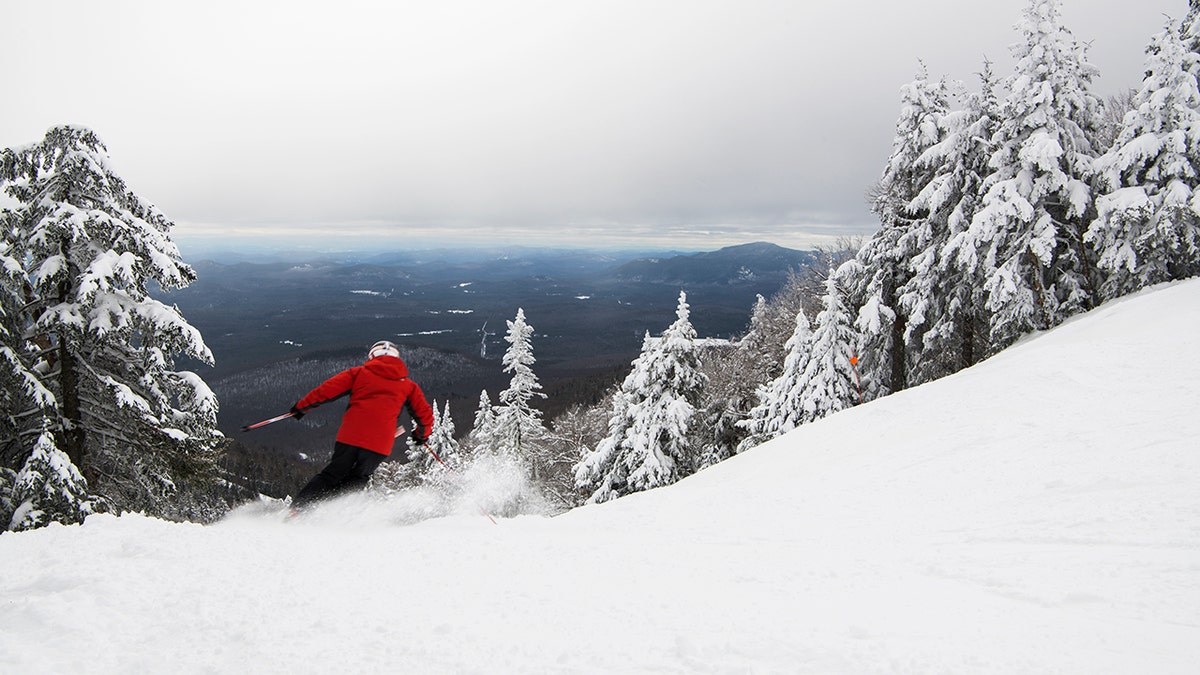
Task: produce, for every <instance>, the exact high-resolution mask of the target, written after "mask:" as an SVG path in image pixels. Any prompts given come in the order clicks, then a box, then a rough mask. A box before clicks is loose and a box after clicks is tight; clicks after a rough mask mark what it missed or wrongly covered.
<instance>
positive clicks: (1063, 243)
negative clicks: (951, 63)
mask: <svg viewBox="0 0 1200 675" xmlns="http://www.w3.org/2000/svg"><path fill="white" fill-rule="evenodd" d="M1021 30H1022V33H1023V38H1024V39H1023V40H1022V41H1021V42H1019V43H1018V44H1017V45H1015V46H1014V55H1015V57H1016V59H1017V66H1016V71H1015V72H1014V73H1013V75H1012V77H1011V78H1009V80H1008V89H1009V94H1008V97H1007V98H1006V100H1005V102H1004V105H1003V112H1002V115H1001V119H1002V122H1001V124H1000V126H999V128H998V130H997V133H996V135H995V137H994V142H995V146H996V151H995V153H994V154H993V155H992V158H991V167H992V169H993V171H994V173H992V175H991V176H989V178H988V180H987V181H986V184H985V186H984V187H985V190H986V192H985V193H984V196H983V202H982V204H981V207H980V209H979V211H978V212H977V213H976V214H975V217H974V218H973V219H972V221H971V225H970V227H969V228H968V231H967V238H968V240H969V245H971V246H973V247H974V248H975V251H976V253H975V255H976V257H977V260H978V264H979V265H981V272H982V273H983V275H984V277H985V279H986V291H987V294H988V300H987V307H988V310H989V311H990V312H991V331H990V332H991V338H992V345H993V347H999V348H1002V347H1004V346H1007V345H1008V344H1010V343H1011V342H1012V341H1013V340H1015V339H1016V338H1017V337H1019V336H1020V335H1022V334H1024V333H1027V332H1029V331H1031V330H1037V329H1042V328H1047V327H1049V326H1053V325H1056V324H1057V323H1059V322H1061V321H1062V320H1063V319H1064V318H1065V317H1067V316H1070V315H1071V314H1074V313H1076V312H1079V311H1082V310H1084V309H1087V308H1089V307H1090V306H1092V304H1093V294H1094V290H1095V289H1094V287H1095V285H1096V279H1095V277H1094V272H1093V269H1092V268H1093V263H1092V260H1091V258H1092V257H1093V255H1092V254H1091V253H1090V252H1089V251H1088V250H1087V249H1086V248H1085V245H1084V241H1083V233H1084V230H1085V228H1086V225H1087V222H1088V220H1089V209H1091V208H1092V194H1091V189H1090V183H1091V181H1092V178H1093V175H1094V160H1095V151H1094V150H1093V146H1092V135H1093V132H1094V126H1095V123H1096V119H1097V115H1098V110H1099V101H1098V100H1097V99H1096V97H1095V96H1094V95H1092V94H1091V93H1090V92H1089V91H1088V85H1089V84H1090V83H1091V80H1092V78H1093V77H1094V76H1095V74H1096V71H1095V69H1094V68H1093V67H1092V66H1091V65H1090V64H1089V63H1088V61H1087V56H1086V45H1084V44H1081V43H1079V42H1077V41H1076V40H1075V39H1074V38H1073V37H1072V36H1071V33H1070V31H1068V30H1067V29H1066V28H1064V27H1063V26H1062V25H1061V22H1060V17H1059V9H1058V1H1057V0H1031V2H1030V4H1029V6H1028V7H1027V8H1026V10H1025V12H1024V20H1023V22H1022V24H1021Z"/></svg>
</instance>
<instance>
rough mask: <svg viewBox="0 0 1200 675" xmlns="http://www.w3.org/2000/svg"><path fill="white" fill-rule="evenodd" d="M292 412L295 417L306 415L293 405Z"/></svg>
mask: <svg viewBox="0 0 1200 675" xmlns="http://www.w3.org/2000/svg"><path fill="white" fill-rule="evenodd" d="M291 413H292V418H293V419H300V418H301V417H304V413H303V412H302V411H301V410H300V409H299V408H297V407H296V406H292V410H291Z"/></svg>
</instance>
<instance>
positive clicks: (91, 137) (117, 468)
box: [0, 126, 219, 517]
mask: <svg viewBox="0 0 1200 675" xmlns="http://www.w3.org/2000/svg"><path fill="white" fill-rule="evenodd" d="M0 182H2V183H3V187H4V190H5V191H6V192H7V193H8V195H9V196H10V197H11V198H13V200H15V202H16V206H15V207H13V208H11V209H5V210H4V211H3V212H2V213H0V218H2V224H3V229H4V237H5V244H6V247H7V252H6V255H7V256H8V257H9V258H10V259H11V260H13V261H16V262H17V263H19V266H20V267H19V270H20V271H19V272H18V276H21V277H23V279H22V281H23V282H24V283H25V284H26V287H25V289H24V295H25V297H26V299H27V301H26V302H25V303H23V304H22V305H21V306H20V309H19V314H18V315H16V316H11V317H9V318H8V319H7V320H8V321H10V322H15V324H13V323H10V325H15V327H16V328H17V329H19V330H20V331H21V333H20V335H19V337H18V336H16V335H12V336H10V341H9V342H8V343H7V345H6V346H7V347H8V348H9V349H12V350H14V351H16V352H18V358H17V359H15V360H16V361H22V360H24V362H25V363H31V362H32V363H33V366H34V367H32V368H30V369H28V372H37V373H39V376H38V377H39V380H40V382H41V384H42V386H43V387H44V388H45V390H46V391H49V392H50V393H52V394H53V397H54V404H53V406H52V407H51V408H50V409H49V410H46V411H45V418H46V420H47V424H48V425H49V427H48V428H49V430H50V432H51V433H52V435H53V437H54V444H53V445H54V447H56V448H57V449H58V450H60V451H61V452H63V453H65V455H66V456H67V457H68V458H69V459H70V462H71V463H72V464H73V465H74V466H76V467H77V468H78V470H79V472H80V473H81V474H82V476H83V477H84V479H85V480H86V483H87V485H88V488H89V490H90V491H91V492H92V493H93V494H97V495H100V496H102V497H103V498H104V500H106V501H107V502H109V503H110V504H111V505H112V506H113V507H115V508H117V509H131V510H146V511H148V512H151V513H156V514H159V515H165V516H169V517H183V516H186V515H188V514H189V512H192V511H194V510H196V509H199V508H201V506H202V505H200V504H199V503H198V502H197V500H198V499H199V497H198V496H197V495H198V494H199V490H200V489H201V488H202V487H203V486H204V485H205V484H206V482H207V481H208V480H209V479H211V477H212V476H213V475H214V474H215V470H216V454H217V441H218V439H219V433H218V432H217V431H216V430H215V427H216V410H217V402H216V398H215V396H213V393H212V391H211V390H209V388H208V387H207V386H206V385H205V384H204V382H203V380H201V378H200V377H198V376H197V375H195V374H194V373H190V372H183V371H179V372H177V371H175V370H174V359H175V358H176V356H177V355H179V356H185V357H188V358H192V359H195V360H198V361H202V362H207V363H211V361H212V356H211V354H210V353H209V351H208V348H207V347H205V345H204V342H203V340H202V339H201V336H200V333H199V331H197V330H196V329H195V328H193V327H192V326H191V325H189V324H188V323H187V322H186V321H185V320H184V319H183V317H182V316H181V315H180V314H179V312H178V311H177V310H176V309H175V308H173V307H169V306H167V305H164V304H163V303H161V302H159V301H157V300H154V299H153V298H151V297H150V296H149V289H150V288H161V289H163V290H171V289H176V288H181V287H183V286H186V285H187V284H188V283H190V282H191V281H192V280H193V279H194V278H195V275H194V273H193V272H192V270H191V268H189V267H188V266H187V265H185V264H184V263H183V262H182V261H181V260H180V256H179V251H178V249H177V248H176V247H175V245H174V244H173V243H172V242H171V240H170V229H171V227H172V223H171V222H170V221H168V220H167V219H166V218H165V217H164V216H163V214H162V213H161V212H159V211H158V210H157V209H156V208H155V207H154V206H152V205H151V204H149V203H147V202H146V201H144V200H142V199H141V198H140V197H138V196H136V195H134V194H133V193H132V192H130V191H129V190H128V188H127V187H126V186H125V183H124V182H123V181H122V180H121V179H120V178H119V177H118V176H117V175H116V174H115V173H114V172H113V170H112V168H111V166H110V162H109V159H108V155H107V152H106V149H105V147H104V145H103V144H102V143H101V141H100V140H99V138H97V136H96V135H95V134H94V133H93V132H91V131H89V130H87V129H82V128H78V127H69V126H62V127H55V128H53V129H51V130H50V131H49V132H48V133H47V134H46V137H45V139H44V140H42V141H41V142H40V143H36V144H33V145H29V146H25V147H21V148H16V149H7V150H5V151H4V153H3V155H2V158H0ZM10 272H11V270H10ZM22 341H23V342H22ZM9 362H10V363H13V362H14V361H13V360H10V361H9ZM25 398H26V401H25V403H26V407H25V408H24V409H22V410H18V411H8V412H10V413H11V414H16V415H18V416H25V417H29V416H37V415H39V414H41V413H38V412H35V410H34V407H36V405H35V406H34V407H30V403H31V401H30V397H25ZM33 403H34V404H36V401H34V402H33ZM43 410H45V409H44V407H43ZM22 431H23V432H27V431H28V429H25V430H22ZM39 438H40V436H39ZM25 447H28V448H29V451H28V452H29V453H30V454H32V452H33V446H32V445H30V446H25Z"/></svg>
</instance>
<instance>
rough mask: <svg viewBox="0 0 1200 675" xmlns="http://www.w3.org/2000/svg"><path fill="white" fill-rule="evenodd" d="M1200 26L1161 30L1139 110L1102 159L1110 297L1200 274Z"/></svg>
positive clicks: (1098, 235)
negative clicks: (1198, 30)
mask: <svg viewBox="0 0 1200 675" xmlns="http://www.w3.org/2000/svg"><path fill="white" fill-rule="evenodd" d="M1196 26H1197V24H1196V23H1195V22H1192V23H1185V24H1184V25H1183V26H1182V28H1177V27H1176V25H1175V24H1174V22H1168V25H1167V27H1166V28H1165V29H1164V30H1163V31H1162V32H1161V33H1159V34H1157V35H1155V36H1154V38H1153V40H1152V42H1151V43H1150V46H1149V47H1148V48H1147V50H1146V53H1147V55H1148V57H1147V60H1146V78H1145V80H1144V81H1143V84H1142V87H1141V89H1140V90H1139V91H1138V93H1137V95H1136V96H1135V97H1134V99H1133V109H1132V110H1131V111H1129V113H1127V114H1126V116H1125V120H1124V124H1123V127H1122V129H1121V131H1120V133H1119V135H1118V136H1117V140H1116V142H1115V143H1114V145H1113V147H1112V149H1111V150H1109V151H1108V152H1107V153H1105V154H1104V155H1103V156H1102V157H1100V159H1099V160H1098V161H1097V163H1096V165H1097V170H1098V173H1099V180H1098V183H1099V188H1100V191H1101V193H1102V196H1100V197H1099V198H1098V199H1097V200H1096V210H1097V218H1096V220H1095V221H1093V222H1092V224H1091V227H1090V228H1089V229H1088V232H1087V239H1088V241H1090V242H1092V243H1093V245H1094V246H1095V247H1096V250H1097V253H1098V254H1099V257H1100V259H1099V262H1098V266H1099V267H1100V268H1101V269H1103V270H1104V271H1105V272H1107V273H1108V277H1107V278H1106V279H1105V281H1104V284H1103V286H1102V294H1103V295H1104V296H1105V297H1106V298H1114V297H1117V296H1120V295H1124V294H1126V293H1130V292H1132V291H1135V290H1138V289H1139V288H1142V287H1144V286H1149V285H1151V284H1156V283H1159V282H1163V281H1169V280H1172V279H1183V278H1186V277H1190V276H1194V275H1196V274H1200V190H1197V188H1198V187H1200V87H1198V82H1197V78H1198V77H1200V53H1197V51H1196V47H1195V45H1196V43H1197V38H1198V37H1200V36H1196V35H1194V34H1193V35H1188V33H1187V31H1188V30H1189V29H1190V30H1193V31H1194V30H1196ZM1189 42H1190V43H1191V45H1192V47H1189V46H1188V43H1189Z"/></svg>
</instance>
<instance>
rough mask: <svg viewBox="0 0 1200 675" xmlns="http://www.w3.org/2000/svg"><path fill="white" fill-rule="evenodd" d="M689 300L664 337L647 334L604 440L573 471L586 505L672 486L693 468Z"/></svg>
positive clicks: (696, 373)
mask: <svg viewBox="0 0 1200 675" xmlns="http://www.w3.org/2000/svg"><path fill="white" fill-rule="evenodd" d="M689 317H690V311H689V307H688V304H687V295H686V294H685V293H682V292H681V293H680V294H679V304H678V307H677V309H676V320H675V322H674V323H672V324H671V326H670V327H668V328H667V330H666V331H664V332H663V334H662V337H660V338H657V339H655V338H652V337H650V335H649V334H647V335H646V337H645V340H644V341H643V343H642V353H641V354H640V355H639V356H638V358H637V359H635V360H634V362H633V370H632V371H631V372H630V373H629V375H628V376H627V377H626V378H625V381H624V382H622V383H621V388H620V390H619V391H618V392H617V393H616V395H615V396H614V397H613V415H612V417H611V418H610V420H609V431H608V436H607V437H606V438H605V439H604V440H603V441H601V442H600V444H599V445H598V446H597V447H596V448H595V449H594V450H592V451H590V452H589V453H588V454H586V455H585V456H584V457H583V458H582V459H580V461H579V463H578V464H576V466H575V481H576V485H577V486H579V487H580V488H581V489H584V490H586V491H589V492H590V493H591V496H590V497H589V498H588V501H589V502H591V503H595V502H603V501H608V500H610V499H615V498H616V497H620V496H621V495H625V494H630V493H632V492H640V491H642V490H648V489H650V488H654V487H659V486H662V485H669V484H671V483H674V482H675V481H677V480H679V479H680V478H683V477H684V476H687V475H689V474H690V473H692V472H693V471H695V469H696V465H697V461H696V460H697V457H696V454H697V453H695V452H694V450H693V448H692V447H691V446H690V444H689V443H688V433H689V431H690V426H691V422H692V416H693V413H694V412H695V405H696V402H697V401H698V399H699V396H700V392H701V389H702V388H703V386H704V375H703V374H702V373H701V372H700V369H699V356H698V353H697V348H696V330H695V328H693V327H692V324H691V321H690V318H689Z"/></svg>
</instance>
